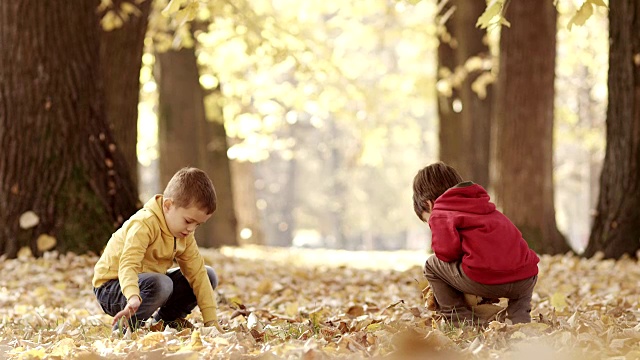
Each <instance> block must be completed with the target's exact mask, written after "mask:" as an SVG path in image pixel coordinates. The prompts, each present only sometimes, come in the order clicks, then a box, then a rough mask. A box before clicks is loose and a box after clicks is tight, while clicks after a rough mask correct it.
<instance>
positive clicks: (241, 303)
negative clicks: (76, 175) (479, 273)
mask: <svg viewBox="0 0 640 360" xmlns="http://www.w3.org/2000/svg"><path fill="white" fill-rule="evenodd" d="M204 255H205V258H206V261H207V263H208V264H210V265H212V266H213V267H214V268H215V269H216V271H217V272H218V274H219V277H220V281H221V283H220V286H219V287H218V289H217V294H218V303H219V313H218V314H219V318H220V320H221V323H222V326H223V327H224V329H225V330H227V332H225V333H223V334H220V333H218V331H217V330H216V329H215V328H206V327H202V317H201V315H200V313H199V312H198V310H197V309H196V310H195V311H194V312H193V313H192V314H191V315H190V317H189V319H190V320H191V321H192V322H193V323H194V324H196V325H197V326H196V329H195V330H193V331H192V330H189V329H184V330H181V331H177V330H175V329H170V328H167V329H165V331H163V332H150V331H148V330H145V329H142V330H139V331H137V332H134V333H130V332H128V333H126V334H124V335H122V334H120V333H118V332H112V331H111V326H110V325H109V324H110V323H111V318H110V317H109V316H106V315H104V314H103V313H102V311H101V310H100V308H99V305H98V304H97V302H96V300H95V298H94V296H93V292H92V288H91V276H92V273H93V265H94V264H95V262H96V260H97V258H96V257H95V256H89V255H83V256H77V255H73V254H67V255H59V254H56V253H47V254H45V256H44V257H42V258H38V259H34V258H32V257H30V256H28V254H26V255H25V254H24V253H23V254H21V257H20V258H18V259H15V260H2V261H0V271H1V272H2V274H3V276H2V278H0V317H1V318H2V320H1V323H0V358H14V359H61V358H78V359H122V358H126V359H163V358H169V359H210V358H221V359H226V358H234V359H235V358H240V359H243V358H246V359H250V358H259V359H282V358H284V359H333V358H348V359H360V358H379V359H382V358H384V359H408V358H416V359H423V358H427V357H429V358H436V359H458V358H465V359H467V358H471V359H474V358H475V359H495V358H501V359H502V358H503V359H520V358H534V357H535V358H556V359H602V358H614V359H639V358H640V325H639V321H640V310H639V307H640V305H639V301H640V264H639V263H638V262H637V261H636V260H631V259H623V260H619V261H617V262H616V261H611V260H597V259H580V258H577V257H575V256H570V255H566V256H557V257H543V258H542V261H541V263H540V275H539V282H538V285H537V287H536V291H535V293H534V298H533V305H534V310H533V313H532V315H533V318H534V321H533V322H532V323H531V324H526V325H510V324H507V323H505V322H499V321H493V322H490V323H489V324H488V325H486V326H483V327H464V328H461V329H460V328H454V327H452V326H450V325H449V324H447V323H446V322H444V321H441V320H437V317H436V316H435V314H434V313H432V312H431V311H429V310H427V309H426V308H425V300H424V298H423V293H422V289H423V288H424V286H425V285H426V284H425V281H424V280H423V279H422V274H421V268H420V264H421V263H423V262H424V260H425V259H426V256H427V255H426V254H419V253H415V252H414V253H411V252H402V253H367V252H358V253H349V252H341V251H312V250H287V249H279V250H278V249H264V248H227V249H223V250H222V251H210V250H205V251H204Z"/></svg>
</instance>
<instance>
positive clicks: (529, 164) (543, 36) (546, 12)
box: [494, 1, 570, 254]
mask: <svg viewBox="0 0 640 360" xmlns="http://www.w3.org/2000/svg"><path fill="white" fill-rule="evenodd" d="M506 17H507V19H509V21H510V22H511V27H510V28H507V27H503V28H502V33H501V38H500V69H499V74H498V84H497V91H498V94H497V96H496V107H495V112H494V115H495V131H496V133H495V137H494V139H495V142H494V143H495V144H496V149H495V151H496V154H495V161H496V162H495V167H496V169H497V174H496V175H497V177H496V181H495V194H496V200H497V203H498V205H499V206H501V207H502V210H503V212H504V213H505V215H507V216H508V217H509V218H510V219H511V220H512V221H513V222H514V223H515V224H516V226H518V228H519V229H520V231H522V234H523V236H524V238H525V239H526V240H527V242H528V243H529V245H530V246H531V248H532V249H534V250H535V251H537V252H539V253H548V254H558V253H564V252H566V251H568V250H569V249H570V248H569V246H568V244H567V242H566V240H565V238H564V236H563V235H562V234H561V233H560V232H559V231H558V228H557V225H556V219H555V208H554V197H553V109H554V74H555V55H556V17H557V13H556V8H555V6H554V5H553V3H552V2H550V1H511V2H510V5H509V7H508V9H507V14H506Z"/></svg>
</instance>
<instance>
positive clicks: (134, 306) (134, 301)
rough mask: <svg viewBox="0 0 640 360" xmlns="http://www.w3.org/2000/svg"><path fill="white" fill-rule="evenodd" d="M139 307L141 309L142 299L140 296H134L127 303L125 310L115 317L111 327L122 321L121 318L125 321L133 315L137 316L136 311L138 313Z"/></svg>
mask: <svg viewBox="0 0 640 360" xmlns="http://www.w3.org/2000/svg"><path fill="white" fill-rule="evenodd" d="M139 307H140V298H139V297H138V296H132V297H131V298H130V299H129V301H128V302H127V306H125V307H124V309H122V311H120V312H119V313H117V314H116V316H114V317H113V322H112V323H111V325H112V326H113V325H115V324H116V323H117V322H118V320H120V318H124V319H129V318H131V317H132V316H133V314H135V313H136V311H138V308H139ZM127 324H128V323H127Z"/></svg>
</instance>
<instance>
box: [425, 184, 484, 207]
mask: <svg viewBox="0 0 640 360" xmlns="http://www.w3.org/2000/svg"><path fill="white" fill-rule="evenodd" d="M433 210H434V211H435V210H445V211H462V212H466V213H470V214H488V213H491V212H493V211H495V210H496V206H495V204H493V203H492V202H490V198H489V194H488V193H487V191H486V190H485V189H484V188H483V187H482V186H480V185H478V184H474V183H472V182H470V181H467V182H463V183H460V184H458V185H456V186H454V187H452V188H451V189H449V190H447V191H445V193H444V194H442V195H441V196H440V197H439V198H437V199H436V201H435V203H434V205H433Z"/></svg>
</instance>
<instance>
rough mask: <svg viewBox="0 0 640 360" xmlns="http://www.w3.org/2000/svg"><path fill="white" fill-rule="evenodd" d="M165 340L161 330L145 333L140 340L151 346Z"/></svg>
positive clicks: (143, 344) (144, 344)
mask: <svg viewBox="0 0 640 360" xmlns="http://www.w3.org/2000/svg"><path fill="white" fill-rule="evenodd" d="M163 341H164V335H163V334H162V333H161V332H157V331H154V332H150V333H148V334H147V335H145V336H144V337H143V338H142V340H140V343H141V344H142V346H144V347H151V346H153V345H156V344H158V343H160V342H163Z"/></svg>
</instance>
